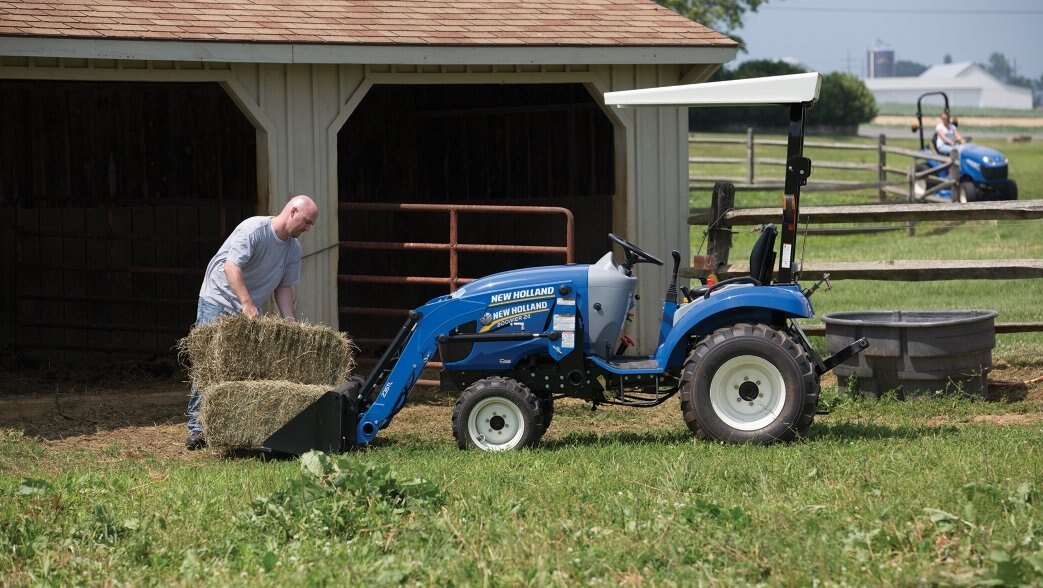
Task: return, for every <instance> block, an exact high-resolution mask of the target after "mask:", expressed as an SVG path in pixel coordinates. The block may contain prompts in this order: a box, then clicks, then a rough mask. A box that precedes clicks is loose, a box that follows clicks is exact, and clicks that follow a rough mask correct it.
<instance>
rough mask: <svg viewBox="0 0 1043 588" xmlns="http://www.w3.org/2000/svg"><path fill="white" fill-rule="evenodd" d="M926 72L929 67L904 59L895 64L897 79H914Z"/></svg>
mask: <svg viewBox="0 0 1043 588" xmlns="http://www.w3.org/2000/svg"><path fill="white" fill-rule="evenodd" d="M925 71H927V66H926V65H924V64H922V63H917V62H915V61H906V60H904V59H899V60H898V61H896V62H895V77H897V78H914V77H916V76H918V75H920V74H922V73H923V72H925Z"/></svg>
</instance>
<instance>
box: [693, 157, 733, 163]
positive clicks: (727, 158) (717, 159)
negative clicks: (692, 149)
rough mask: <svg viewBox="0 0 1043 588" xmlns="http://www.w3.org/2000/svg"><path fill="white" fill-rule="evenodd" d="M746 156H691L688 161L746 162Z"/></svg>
mask: <svg viewBox="0 0 1043 588" xmlns="http://www.w3.org/2000/svg"><path fill="white" fill-rule="evenodd" d="M747 161H748V160H747V159H746V158H745V157H689V158H688V163H746V162H747Z"/></svg>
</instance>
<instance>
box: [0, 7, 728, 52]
mask: <svg viewBox="0 0 1043 588" xmlns="http://www.w3.org/2000/svg"><path fill="white" fill-rule="evenodd" d="M2 36H16V37H18V36H21V37H58V38H67V39H133V40H142V39H145V40H169V41H193V42H199V41H203V42H207V41H217V42H238V43H252V42H264V43H276V44H278V43H294V44H338V45H420V46H424V45H429V46H490V45H491V46H581V47H598V46H603V47H620V46H624V47H625V46H632V47H636V46H662V47H722V48H734V47H736V43H735V41H733V40H732V39H730V38H728V37H727V36H725V35H723V34H721V33H718V32H717V31H714V30H712V29H710V28H708V27H705V26H703V25H701V24H698V23H695V22H692V21H690V20H688V19H687V18H685V17H683V16H680V15H678V14H676V13H674V12H673V11H670V10H668V9H666V8H663V7H661V6H659V5H658V4H655V3H654V2H652V1H651V0H569V1H553V0H391V1H383V2H380V1H375V0H269V1H268V2H265V1H264V0H122V1H118V0H0V41H2Z"/></svg>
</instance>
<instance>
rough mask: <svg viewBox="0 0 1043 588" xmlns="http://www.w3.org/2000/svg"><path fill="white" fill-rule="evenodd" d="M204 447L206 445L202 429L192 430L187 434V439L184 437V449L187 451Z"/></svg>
mask: <svg viewBox="0 0 1043 588" xmlns="http://www.w3.org/2000/svg"><path fill="white" fill-rule="evenodd" d="M204 447H206V439H204V438H203V432H202V431H193V432H192V433H191V434H189V436H188V439H185V449H187V450H189V451H195V450H196V449H202V448H204Z"/></svg>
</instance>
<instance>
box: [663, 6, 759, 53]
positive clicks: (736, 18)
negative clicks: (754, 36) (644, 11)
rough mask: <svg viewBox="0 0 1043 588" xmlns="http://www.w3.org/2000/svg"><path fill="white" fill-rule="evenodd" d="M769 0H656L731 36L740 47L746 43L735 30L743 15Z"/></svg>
mask: <svg viewBox="0 0 1043 588" xmlns="http://www.w3.org/2000/svg"><path fill="white" fill-rule="evenodd" d="M767 1H768V0H656V2H657V3H658V4H659V5H661V6H665V7H666V8H669V9H670V10H673V11H674V12H676V13H678V14H680V15H681V16H686V17H688V18H690V19H691V20H694V21H695V22H697V23H699V24H703V25H706V26H708V27H710V28H712V29H714V30H718V31H721V32H722V33H725V34H727V35H729V36H731V37H732V38H733V39H735V40H736V41H737V42H738V43H739V47H740V48H742V47H743V45H744V43H743V41H742V38H740V37H738V36H736V35H735V34H733V32H734V31H735V30H736V29H740V28H742V17H743V15H744V14H746V11H750V12H757V8H759V7H760V6H761V5H762V4H764V3H765V2H767Z"/></svg>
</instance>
